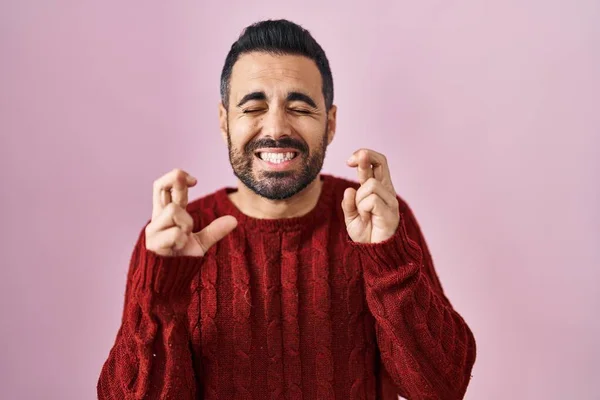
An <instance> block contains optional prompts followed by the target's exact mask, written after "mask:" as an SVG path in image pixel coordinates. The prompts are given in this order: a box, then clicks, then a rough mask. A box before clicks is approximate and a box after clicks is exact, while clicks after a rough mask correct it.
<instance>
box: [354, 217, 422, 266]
mask: <svg viewBox="0 0 600 400" xmlns="http://www.w3.org/2000/svg"><path fill="white" fill-rule="evenodd" d="M348 240H349V241H350V245H351V246H352V247H354V248H356V249H358V250H359V251H360V252H361V253H362V254H364V255H366V256H367V257H368V258H369V259H370V260H371V261H372V262H373V263H375V264H376V265H377V266H378V267H379V269H380V270H389V269H397V268H399V267H401V266H402V265H407V264H417V265H420V264H421V260H422V252H421V248H420V247H419V245H418V244H417V243H415V242H414V241H413V240H412V239H410V238H409V237H408V233H407V231H406V226H405V224H404V216H403V215H402V214H400V221H399V223H398V228H396V232H395V233H394V234H393V235H392V236H390V237H389V238H387V239H386V240H384V241H383V242H379V243H357V242H354V241H352V239H350V238H348Z"/></svg>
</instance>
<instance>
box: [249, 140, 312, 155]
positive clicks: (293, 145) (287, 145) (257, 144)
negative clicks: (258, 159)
mask: <svg viewBox="0 0 600 400" xmlns="http://www.w3.org/2000/svg"><path fill="white" fill-rule="evenodd" d="M258 149H295V150H298V151H299V152H301V153H307V152H308V146H307V145H306V143H304V142H302V141H300V140H297V139H293V138H291V137H284V138H281V139H279V140H273V139H271V138H262V139H258V140H254V141H252V142H250V143H248V144H247V145H246V153H254V152H255V151H256V150H258Z"/></svg>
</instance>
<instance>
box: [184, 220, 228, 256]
mask: <svg viewBox="0 0 600 400" xmlns="http://www.w3.org/2000/svg"><path fill="white" fill-rule="evenodd" d="M236 226H237V219H235V217H233V216H231V215H225V216H223V217H219V218H217V219H215V220H214V221H213V222H211V223H210V224H209V225H208V226H207V227H206V228H204V229H202V230H201V231H200V232H197V233H194V236H195V237H196V240H198V243H199V244H200V247H202V250H203V252H204V253H205V254H206V252H207V251H208V249H210V248H211V247H212V246H213V245H214V244H215V243H217V242H218V241H219V240H221V239H223V238H224V237H225V236H227V235H228V234H229V233H230V232H231V231H233V230H234V229H235V227H236Z"/></svg>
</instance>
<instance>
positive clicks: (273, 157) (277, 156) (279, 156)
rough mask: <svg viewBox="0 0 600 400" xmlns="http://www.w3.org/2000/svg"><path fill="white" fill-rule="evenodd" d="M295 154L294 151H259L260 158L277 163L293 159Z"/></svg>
mask: <svg viewBox="0 0 600 400" xmlns="http://www.w3.org/2000/svg"><path fill="white" fill-rule="evenodd" d="M295 156H296V155H295V153H292V152H288V153H267V152H263V153H260V158H261V160H264V161H268V162H270V163H273V164H279V163H282V162H284V161H289V160H291V159H293V158H294V157H295Z"/></svg>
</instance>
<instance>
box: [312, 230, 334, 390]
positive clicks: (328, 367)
mask: <svg viewBox="0 0 600 400" xmlns="http://www.w3.org/2000/svg"><path fill="white" fill-rule="evenodd" d="M328 227H329V225H326V224H324V223H320V224H319V225H317V226H316V227H315V231H316V233H317V234H315V235H313V241H312V247H313V261H312V277H313V285H314V286H313V296H312V301H313V307H314V309H313V311H314V313H315V324H314V335H315V345H316V349H317V354H316V357H315V363H316V365H315V370H316V373H317V398H319V399H334V398H335V394H334V392H333V386H332V383H333V360H332V355H331V335H332V332H331V318H330V315H329V312H330V306H331V300H330V298H329V296H330V288H329V252H328V249H327V247H326V246H327V242H326V241H325V240H324V239H325V238H327V237H328V234H329V231H328Z"/></svg>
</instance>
